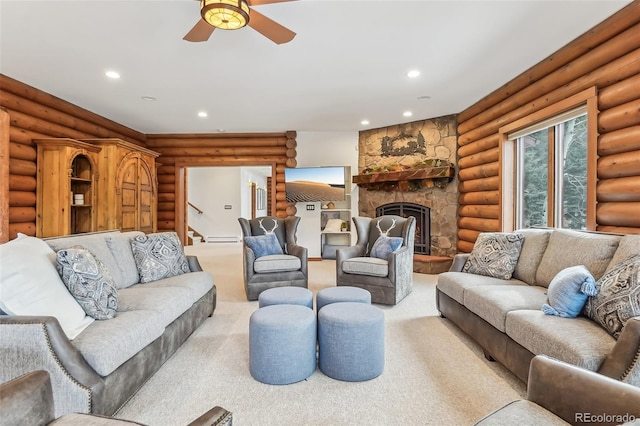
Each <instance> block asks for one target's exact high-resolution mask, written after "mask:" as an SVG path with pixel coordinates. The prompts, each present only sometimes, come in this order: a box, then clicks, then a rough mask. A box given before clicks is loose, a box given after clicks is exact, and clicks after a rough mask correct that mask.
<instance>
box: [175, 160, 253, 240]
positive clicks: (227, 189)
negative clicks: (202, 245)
mask: <svg viewBox="0 0 640 426" xmlns="http://www.w3.org/2000/svg"><path fill="white" fill-rule="evenodd" d="M187 173H188V174H187V179H188V185H189V187H188V201H189V202H191V203H192V204H194V205H195V206H196V207H198V208H199V209H200V210H202V211H203V212H204V213H202V214H198V213H197V212H196V211H195V210H194V209H192V208H191V207H189V209H188V224H189V226H191V227H192V228H193V229H195V230H196V231H198V232H199V233H201V234H202V235H204V236H205V238H206V237H210V236H211V237H230V236H236V237H238V238H239V236H240V235H242V232H241V231H240V225H239V224H238V217H239V216H240V212H241V207H242V197H241V194H242V192H243V191H242V189H244V191H245V192H247V193H248V192H249V188H248V186H247V185H244V187H242V186H241V185H240V183H241V179H240V167H190V168H189V169H188V172H187ZM225 206H230V207H231V208H230V209H225Z"/></svg>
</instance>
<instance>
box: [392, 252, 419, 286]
mask: <svg viewBox="0 0 640 426" xmlns="http://www.w3.org/2000/svg"><path fill="white" fill-rule="evenodd" d="M387 260H388V261H389V279H390V280H391V281H392V282H394V283H396V284H397V280H398V279H399V278H400V277H404V279H405V280H407V279H409V280H410V279H411V278H412V274H413V252H412V251H409V247H407V246H403V247H400V248H399V249H398V250H396V251H394V252H392V253H391V254H389V257H387Z"/></svg>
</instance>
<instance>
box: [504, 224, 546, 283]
mask: <svg viewBox="0 0 640 426" xmlns="http://www.w3.org/2000/svg"><path fill="white" fill-rule="evenodd" d="M516 232H517V233H519V234H522V235H524V241H523V242H522V249H521V250H520V257H519V258H518V263H516V269H515V270H514V271H513V278H517V279H519V280H520V281H524V282H525V283H527V284H529V285H536V271H537V270H538V265H540V261H541V260H542V256H543V255H544V251H545V250H546V248H547V244H548V243H549V236H551V230H550V229H534V228H530V229H519V230H517V231H516Z"/></svg>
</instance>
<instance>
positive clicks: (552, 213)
mask: <svg viewBox="0 0 640 426" xmlns="http://www.w3.org/2000/svg"><path fill="white" fill-rule="evenodd" d="M555 142H556V132H555V129H554V128H553V127H549V128H548V131H547V200H548V201H547V226H552V227H553V226H557V225H558V224H556V199H557V198H556V197H557V196H558V194H557V193H556V149H555Z"/></svg>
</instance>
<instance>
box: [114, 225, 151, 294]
mask: <svg viewBox="0 0 640 426" xmlns="http://www.w3.org/2000/svg"><path fill="white" fill-rule="evenodd" d="M139 235H144V233H143V232H140V231H130V232H123V233H121V234H120V233H118V234H109V235H107V236H105V241H106V242H107V247H109V250H111V254H112V255H113V257H114V258H115V259H117V260H118V269H119V270H120V276H121V280H120V281H119V282H116V286H117V288H126V287H129V286H130V285H133V284H137V283H139V282H140V274H139V273H138V267H137V266H136V261H135V259H134V258H133V250H132V249H131V239H132V238H134V237H137V236H139Z"/></svg>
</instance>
